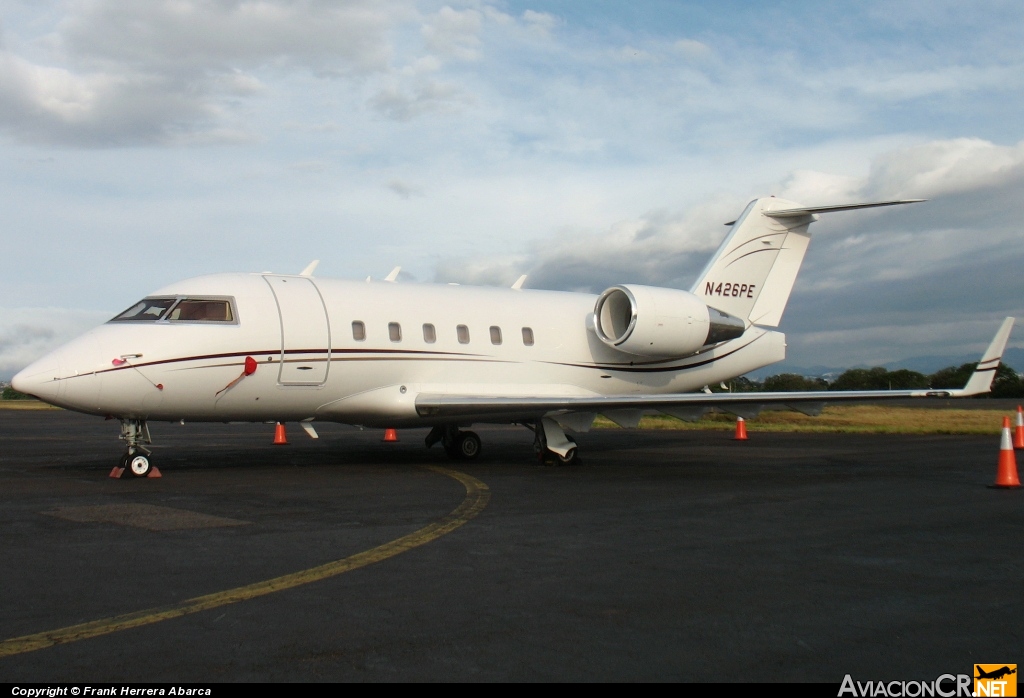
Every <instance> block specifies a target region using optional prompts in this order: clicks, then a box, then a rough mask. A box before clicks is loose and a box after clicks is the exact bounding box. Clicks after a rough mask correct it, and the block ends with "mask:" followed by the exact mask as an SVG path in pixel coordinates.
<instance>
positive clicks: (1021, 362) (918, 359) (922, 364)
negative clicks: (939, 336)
mask: <svg viewBox="0 0 1024 698" xmlns="http://www.w3.org/2000/svg"><path fill="white" fill-rule="evenodd" d="M979 358H981V357H980V355H978V354H963V355H960V356H914V357H911V358H909V359H901V360H899V361H892V362H890V363H887V364H882V367H883V368H885V369H886V370H889V371H895V370H897V369H901V368H906V369H910V370H911V371H917V372H918V373H923V374H925V375H930V374H932V373H935V372H936V371H938V370H939V369H943V368H946V367H947V366H959V365H960V364H967V363H972V362H974V361H977V360H978V359H979ZM1003 363H1004V364H1006V365H1007V366H1010V367H1012V368H1013V369H1014V370H1016V371H1017V372H1018V373H1022V372H1024V349H1021V348H1016V347H1014V348H1010V349H1007V350H1006V353H1004V354H1003ZM850 368H871V367H870V366H866V365H865V364H857V365H856V366H821V365H819V366H797V365H795V364H791V363H789V362H787V361H783V362H782V363H777V364H772V365H771V366H766V367H765V368H759V369H757V370H756V371H751V372H750V373H748V374H747V377H748V378H750V379H751V380H758V381H761V380H764V379H765V378H767V377H768V376H777V375H778V374H780V373H795V374H797V375H798V376H808V377H816V376H826V377H829V376H832V375H835V376H838V375H839V374H841V373H842V372H843V371H846V370H847V369H850Z"/></svg>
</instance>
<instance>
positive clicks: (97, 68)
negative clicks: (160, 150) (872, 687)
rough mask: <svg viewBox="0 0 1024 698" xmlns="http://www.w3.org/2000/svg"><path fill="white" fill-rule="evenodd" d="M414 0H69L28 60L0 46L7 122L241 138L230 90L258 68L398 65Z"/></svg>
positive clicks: (109, 139)
mask: <svg viewBox="0 0 1024 698" xmlns="http://www.w3.org/2000/svg"><path fill="white" fill-rule="evenodd" d="M414 16H415V12H414V8H413V6H412V4H411V2H406V1H403V0H388V1H385V2H370V1H369V0H347V1H346V2H318V1H317V0H300V1H298V2H276V1H274V0H260V1H255V0H229V1H227V2H213V1H212V0H173V1H171V0H163V1H160V2H152V3H135V2H129V1H128V0H91V1H85V0H82V1H80V2H74V3H71V4H70V5H69V7H68V12H67V14H66V16H65V17H64V18H63V20H62V21H61V22H60V23H59V25H58V26H57V28H56V31H55V33H54V34H53V35H52V36H51V37H48V39H47V40H46V41H45V42H37V43H38V46H39V47H49V52H48V53H46V52H45V51H43V50H42V48H37V50H36V53H43V54H44V55H43V56H41V57H37V58H34V59H33V60H29V59H27V58H25V57H24V56H22V55H19V54H17V53H15V52H13V51H12V50H11V49H9V48H8V49H6V50H4V49H0V127H2V128H5V129H6V130H7V131H8V132H9V133H11V134H13V135H15V136H16V137H18V138H20V139H22V140H26V141H35V142H59V143H69V144H76V145H86V146H97V145H98V146H104V145H124V144H139V143H181V142H194V141H195V140H198V141H201V142H207V141H211V140H214V141H216V140H222V141H235V140H239V139H240V138H241V139H244V138H247V137H249V134H248V131H247V129H246V127H245V126H239V125H236V124H234V123H232V121H233V120H232V108H231V103H232V102H231V101H232V100H233V99H235V98H238V97H251V96H253V95H257V94H260V93H261V92H262V91H263V90H264V89H265V86H264V84H263V82H262V81H261V80H260V79H259V77H257V75H256V74H255V71H259V70H263V71H267V70H269V71H274V70H283V69H286V70H309V71H313V72H315V73H317V74H322V75H339V76H356V77H358V76H365V75H370V74H374V73H380V72H384V71H386V70H387V69H388V68H389V65H390V60H391V57H392V46H391V41H390V38H389V34H388V32H389V31H390V29H391V28H392V27H393V26H394V25H395V23H397V22H400V21H403V20H408V19H410V18H411V17H414Z"/></svg>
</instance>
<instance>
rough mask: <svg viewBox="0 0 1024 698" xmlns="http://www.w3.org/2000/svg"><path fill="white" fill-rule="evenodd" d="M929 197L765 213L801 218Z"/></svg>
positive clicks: (785, 209) (892, 204) (912, 202)
mask: <svg viewBox="0 0 1024 698" xmlns="http://www.w3.org/2000/svg"><path fill="white" fill-rule="evenodd" d="M922 201H927V199H901V200H899V201H876V202H873V203H866V204H840V205H839V206H807V207H804V208H783V209H780V210H778V211H765V212H764V215H766V216H770V217H771V218H799V217H800V216H813V215H814V214H816V213H832V212H833V211H854V210H856V209H859V208H880V207H882V206H902V205H903V204H919V203H921V202H922Z"/></svg>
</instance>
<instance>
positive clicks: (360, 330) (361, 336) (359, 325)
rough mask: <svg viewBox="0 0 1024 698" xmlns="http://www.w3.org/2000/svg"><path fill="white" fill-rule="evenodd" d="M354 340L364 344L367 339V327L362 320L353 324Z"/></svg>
mask: <svg viewBox="0 0 1024 698" xmlns="http://www.w3.org/2000/svg"><path fill="white" fill-rule="evenodd" d="M352 339H354V340H356V341H357V342H362V341H363V340H365V339H366V325H365V324H363V321H362V320H356V321H354V322H353V323H352Z"/></svg>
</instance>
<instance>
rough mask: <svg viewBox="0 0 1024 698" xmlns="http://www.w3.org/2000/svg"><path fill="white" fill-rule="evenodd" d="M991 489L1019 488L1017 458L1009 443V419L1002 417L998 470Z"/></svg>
mask: <svg viewBox="0 0 1024 698" xmlns="http://www.w3.org/2000/svg"><path fill="white" fill-rule="evenodd" d="M992 487H997V488H999V489H1016V488H1018V487H1020V478H1019V477H1018V476H1017V458H1016V457H1015V456H1014V455H1013V444H1012V443H1011V442H1010V418H1009V417H1003V436H1002V439H1001V440H1000V442H999V468H998V469H997V470H996V482H995V484H994V485H992Z"/></svg>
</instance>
